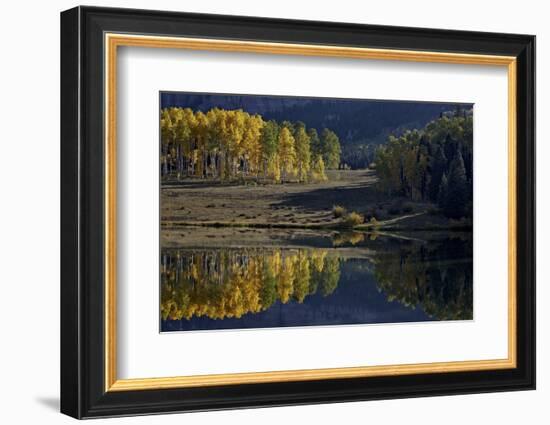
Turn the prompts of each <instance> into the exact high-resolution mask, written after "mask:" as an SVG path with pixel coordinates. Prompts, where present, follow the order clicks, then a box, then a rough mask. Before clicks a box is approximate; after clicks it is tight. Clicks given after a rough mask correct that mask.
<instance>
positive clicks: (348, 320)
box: [160, 233, 473, 332]
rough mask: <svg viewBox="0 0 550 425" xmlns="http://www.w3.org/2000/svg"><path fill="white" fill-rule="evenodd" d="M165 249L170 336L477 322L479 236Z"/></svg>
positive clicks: (357, 237) (164, 313)
mask: <svg viewBox="0 0 550 425" xmlns="http://www.w3.org/2000/svg"><path fill="white" fill-rule="evenodd" d="M422 236H423V237H422V238H401V237H377V236H376V235H370V236H368V237H366V236H365V235H364V234H353V233H352V234H347V235H346V234H340V235H338V237H337V238H334V239H333V241H332V247H330V248H329V247H319V246H300V247H291V246H290V247H289V246H287V245H286V244H285V246H280V247H278V246H269V247H224V246H219V247H211V248H189V247H183V248H165V249H162V250H161V275H160V277H161V288H160V292H161V306H160V310H161V311H160V315H161V331H162V332H170V331H190V330H213V329H246V328H272V327H288V326H315V325H317V326H318V325H342V324H373V323H402V322H421V321H435V320H470V319H472V317H473V288H472V241H471V237H469V236H464V235H453V237H449V236H448V235H447V236H444V237H442V236H441V235H438V236H437V237H432V235H422Z"/></svg>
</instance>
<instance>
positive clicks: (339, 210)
mask: <svg viewBox="0 0 550 425" xmlns="http://www.w3.org/2000/svg"><path fill="white" fill-rule="evenodd" d="M345 213H346V209H345V208H344V207H343V206H341V205H335V206H333V207H332V215H333V216H334V218H340V217H343V216H344V214H345Z"/></svg>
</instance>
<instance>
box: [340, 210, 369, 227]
mask: <svg viewBox="0 0 550 425" xmlns="http://www.w3.org/2000/svg"><path fill="white" fill-rule="evenodd" d="M364 221H365V218H364V217H363V216H362V215H361V214H358V213H356V212H355V211H352V212H350V213H349V214H348V215H347V216H346V219H345V223H346V225H348V226H349V227H354V226H357V225H359V224H361V223H363V222H364Z"/></svg>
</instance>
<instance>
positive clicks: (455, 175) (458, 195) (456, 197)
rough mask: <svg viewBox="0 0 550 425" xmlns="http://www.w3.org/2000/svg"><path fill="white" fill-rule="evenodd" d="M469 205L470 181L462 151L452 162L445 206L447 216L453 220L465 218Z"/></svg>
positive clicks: (457, 152)
mask: <svg viewBox="0 0 550 425" xmlns="http://www.w3.org/2000/svg"><path fill="white" fill-rule="evenodd" d="M467 203H468V180H467V179H466V169H465V168H464V161H463V159H462V154H461V153H460V151H456V153H455V156H454V158H453V160H452V162H451V166H450V169H449V178H448V191H447V199H446V202H445V204H444V206H443V209H444V212H445V215H447V216H448V217H452V218H460V217H463V216H464V215H465V213H466V210H467Z"/></svg>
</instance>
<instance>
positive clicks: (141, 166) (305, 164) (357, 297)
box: [61, 7, 535, 418]
mask: <svg viewBox="0 0 550 425" xmlns="http://www.w3.org/2000/svg"><path fill="white" fill-rule="evenodd" d="M534 61H535V38H534V36H528V35H515V34H514V35H513V34H495V33H474V32H464V31H449V30H432V29H417V28H398V27H386V26H368V25H354V24H342V23H328V22H312V21H292V20H277V19H265V18H251V17H246V18H245V17H236V16H219V15H199V14H186V13H175V12H160V11H143V10H129V9H108V8H94V7H77V8H74V9H71V10H68V11H66V12H63V13H62V14H61V71H62V74H61V104H62V107H61V112H62V124H61V163H62V170H61V174H62V175H61V194H62V205H61V207H62V208H61V210H62V217H61V220H62V231H61V242H62V243H61V245H62V253H61V254H62V277H61V353H62V357H61V411H62V412H63V413H65V414H68V415H71V416H73V417H76V418H91V417H103V416H120V415H134V414H147V413H163V412H179V411H181V412H185V411H197V410H214V409H226V408H242V407H255V406H274V405H292V404H306V403H323V402H338V401H352V400H369V399H382V398H398V397H413V396H428V395H443V394H463V393H475V392H488V391H508V390H521V389H533V388H534V387H535V230H534V226H535V220H534V214H535V182H534V176H535V171H534V165H535V160H534V156H535V152H534V146H535V135H534V122H535V121H534V120H535V110H534V104H535V103H534V93H535V88H534V84H535V75H534V69H535V62H534Z"/></svg>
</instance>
